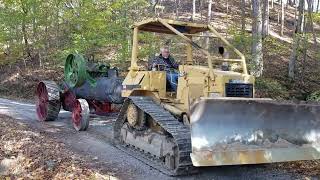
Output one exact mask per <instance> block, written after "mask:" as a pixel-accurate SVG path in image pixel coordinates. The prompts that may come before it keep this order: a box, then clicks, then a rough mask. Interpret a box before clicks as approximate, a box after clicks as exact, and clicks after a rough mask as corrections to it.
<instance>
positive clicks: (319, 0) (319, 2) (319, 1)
mask: <svg viewBox="0 0 320 180" xmlns="http://www.w3.org/2000/svg"><path fill="white" fill-rule="evenodd" d="M319 4H320V0H318V4H317V13H318V12H319Z"/></svg>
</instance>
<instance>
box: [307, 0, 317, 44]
mask: <svg viewBox="0 0 320 180" xmlns="http://www.w3.org/2000/svg"><path fill="white" fill-rule="evenodd" d="M307 3H308V17H309V29H310V30H311V33H312V37H313V43H314V45H315V47H316V48H317V46H318V43H317V36H316V33H315V31H314V27H313V17H312V13H313V0H307Z"/></svg>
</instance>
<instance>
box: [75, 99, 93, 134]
mask: <svg viewBox="0 0 320 180" xmlns="http://www.w3.org/2000/svg"><path fill="white" fill-rule="evenodd" d="M89 113H90V109H89V104H88V102H87V101H86V100H85V99H77V100H76V101H75V103H74V106H73V110H72V123H73V127H74V128H75V129H76V130H77V131H85V130H87V129H88V127H89V118H90V117H89Z"/></svg>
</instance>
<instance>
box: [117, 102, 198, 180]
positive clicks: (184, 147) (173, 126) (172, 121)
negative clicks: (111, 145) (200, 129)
mask: <svg viewBox="0 0 320 180" xmlns="http://www.w3.org/2000/svg"><path fill="white" fill-rule="evenodd" d="M130 101H132V102H133V103H134V104H135V105H136V106H138V107H139V108H140V109H141V110H143V111H144V112H145V113H147V114H148V115H149V116H151V117H152V118H153V119H154V121H156V122H157V123H158V124H159V125H160V126H161V127H162V128H163V129H165V130H166V131H167V132H168V133H169V134H170V135H171V136H172V137H173V139H174V142H175V144H176V146H177V148H178V153H177V154H178V165H176V168H175V169H174V170H170V169H168V168H166V167H165V166H164V164H163V162H161V161H160V159H158V158H155V157H153V156H152V155H150V154H149V153H144V151H143V150H140V149H138V148H136V147H134V146H131V145H129V144H124V143H122V142H121V141H120V131H121V127H122V125H123V124H124V122H125V116H126V110H127V108H128V105H129V103H130ZM114 138H115V139H116V140H117V147H118V148H119V149H121V150H122V151H124V152H126V153H128V154H130V155H132V156H134V157H135V158H137V159H139V160H141V161H142V162H144V163H146V164H148V165H149V166H151V167H153V168H155V169H158V170H159V171H161V172H163V173H165V174H168V175H171V176H178V175H186V174H192V173H195V172H196V168H195V167H194V166H193V165H192V162H191V158H190V153H191V135H190V129H189V127H187V126H185V125H183V124H182V123H181V122H179V121H178V120H177V119H176V118H175V117H174V116H173V115H172V114H170V113H169V112H168V111H166V110H165V109H164V108H162V107H161V106H160V105H158V104H157V103H155V102H154V101H153V100H152V98H150V97H138V96H131V97H128V99H126V100H125V102H124V104H123V106H122V109H121V111H120V113H119V116H118V118H117V120H116V122H115V124H114Z"/></svg>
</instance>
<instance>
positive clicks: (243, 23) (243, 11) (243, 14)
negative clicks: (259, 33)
mask: <svg viewBox="0 0 320 180" xmlns="http://www.w3.org/2000/svg"><path fill="white" fill-rule="evenodd" d="M241 30H242V32H245V30H246V0H241Z"/></svg>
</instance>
